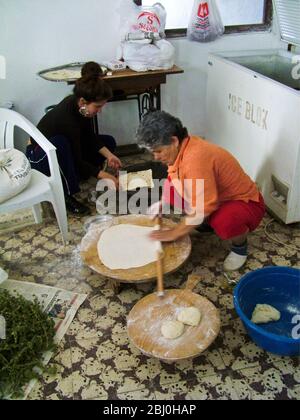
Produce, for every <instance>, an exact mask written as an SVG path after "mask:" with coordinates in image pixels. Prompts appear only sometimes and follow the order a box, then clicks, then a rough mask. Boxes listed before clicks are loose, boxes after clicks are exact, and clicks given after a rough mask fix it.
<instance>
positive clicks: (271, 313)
mask: <svg viewBox="0 0 300 420" xmlns="http://www.w3.org/2000/svg"><path fill="white" fill-rule="evenodd" d="M280 317H281V315H280V312H279V311H277V309H275V308H273V306H270V305H261V304H258V305H256V307H255V309H254V311H253V314H252V319H251V321H252V322H254V324H266V323H267V322H272V321H279V320H280Z"/></svg>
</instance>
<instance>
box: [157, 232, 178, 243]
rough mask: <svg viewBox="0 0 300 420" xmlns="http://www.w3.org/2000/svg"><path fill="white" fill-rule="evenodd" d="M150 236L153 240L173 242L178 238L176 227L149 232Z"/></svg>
mask: <svg viewBox="0 0 300 420" xmlns="http://www.w3.org/2000/svg"><path fill="white" fill-rule="evenodd" d="M150 238H151V239H153V240H154V241H160V242H173V241H176V240H177V239H178V238H179V234H178V232H177V230H176V229H167V230H157V231H154V232H152V233H151V235H150Z"/></svg>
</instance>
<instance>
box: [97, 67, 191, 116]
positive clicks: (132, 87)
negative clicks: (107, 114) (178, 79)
mask: <svg viewBox="0 0 300 420" xmlns="http://www.w3.org/2000/svg"><path fill="white" fill-rule="evenodd" d="M183 72H184V71H183V70H182V69H181V68H179V67H177V66H173V67H172V68H171V69H169V70H152V71H145V72H136V71H133V70H130V69H126V70H120V71H115V72H113V74H112V75H111V76H105V77H103V80H105V82H107V83H108V84H109V85H110V87H111V88H112V90H113V98H112V99H111V100H110V102H116V101H127V100H131V99H134V100H137V101H138V108H139V118H140V119H141V118H142V116H143V115H144V114H145V113H146V112H147V111H149V110H160V109H161V85H162V84H165V83H166V82H167V76H168V75H172V74H181V73H183Z"/></svg>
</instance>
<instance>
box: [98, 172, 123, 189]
mask: <svg viewBox="0 0 300 420" xmlns="http://www.w3.org/2000/svg"><path fill="white" fill-rule="evenodd" d="M97 178H98V179H104V180H108V181H111V184H112V185H114V186H115V188H112V189H117V190H118V189H119V180H118V178H116V177H115V176H113V175H111V174H109V173H108V172H105V171H100V172H99V173H98V177H97ZM108 187H109V185H108Z"/></svg>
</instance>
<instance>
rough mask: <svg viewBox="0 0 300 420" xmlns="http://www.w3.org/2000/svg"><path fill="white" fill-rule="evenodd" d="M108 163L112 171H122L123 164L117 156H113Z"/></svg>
mask: <svg viewBox="0 0 300 420" xmlns="http://www.w3.org/2000/svg"><path fill="white" fill-rule="evenodd" d="M107 163H108V166H109V167H110V168H112V169H120V168H121V167H122V162H121V161H120V159H119V158H118V157H117V156H115V155H111V156H110V157H109V158H108V159H107Z"/></svg>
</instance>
